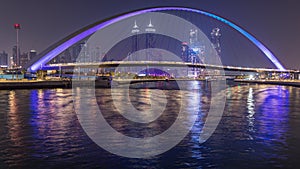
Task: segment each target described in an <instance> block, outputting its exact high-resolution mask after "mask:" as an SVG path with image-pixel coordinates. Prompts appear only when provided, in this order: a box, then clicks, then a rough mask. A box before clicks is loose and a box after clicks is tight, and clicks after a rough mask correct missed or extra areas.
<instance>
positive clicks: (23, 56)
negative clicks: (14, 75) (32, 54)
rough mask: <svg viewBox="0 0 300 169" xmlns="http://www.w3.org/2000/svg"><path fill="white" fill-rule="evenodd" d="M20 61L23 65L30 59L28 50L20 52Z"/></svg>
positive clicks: (20, 64)
mask: <svg viewBox="0 0 300 169" xmlns="http://www.w3.org/2000/svg"><path fill="white" fill-rule="evenodd" d="M19 57H20V63H19V66H21V67H23V66H24V65H25V64H26V63H28V61H29V55H28V53H27V52H24V53H22V54H20V56H19Z"/></svg>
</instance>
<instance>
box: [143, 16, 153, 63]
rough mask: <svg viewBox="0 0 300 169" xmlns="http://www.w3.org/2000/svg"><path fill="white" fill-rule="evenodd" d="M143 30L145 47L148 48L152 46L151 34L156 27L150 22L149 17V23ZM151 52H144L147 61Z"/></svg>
mask: <svg viewBox="0 0 300 169" xmlns="http://www.w3.org/2000/svg"><path fill="white" fill-rule="evenodd" d="M145 32H146V49H149V48H154V37H153V34H154V33H155V32H156V29H155V28H154V26H153V24H152V22H151V19H150V22H149V24H148V25H147V27H146V29H145ZM151 55H152V54H151V53H149V52H147V53H146V60H147V61H150V60H151V58H150V56H151Z"/></svg>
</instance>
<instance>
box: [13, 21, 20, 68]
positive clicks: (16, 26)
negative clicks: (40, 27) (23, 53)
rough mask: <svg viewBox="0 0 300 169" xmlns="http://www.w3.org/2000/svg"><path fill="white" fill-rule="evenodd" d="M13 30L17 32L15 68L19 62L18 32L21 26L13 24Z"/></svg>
mask: <svg viewBox="0 0 300 169" xmlns="http://www.w3.org/2000/svg"><path fill="white" fill-rule="evenodd" d="M14 28H15V29H16V31H17V49H16V55H17V56H16V62H17V63H15V64H16V65H17V66H19V64H20V63H19V62H20V58H19V55H20V54H19V30H20V29H21V25H20V24H19V23H15V24H14Z"/></svg>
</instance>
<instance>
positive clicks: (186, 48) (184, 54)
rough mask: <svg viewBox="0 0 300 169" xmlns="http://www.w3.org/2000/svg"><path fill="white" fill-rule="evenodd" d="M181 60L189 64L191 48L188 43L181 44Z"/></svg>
mask: <svg viewBox="0 0 300 169" xmlns="http://www.w3.org/2000/svg"><path fill="white" fill-rule="evenodd" d="M181 47H182V49H181V59H182V61H183V62H188V59H189V50H190V49H189V46H188V43H187V42H182V44H181Z"/></svg>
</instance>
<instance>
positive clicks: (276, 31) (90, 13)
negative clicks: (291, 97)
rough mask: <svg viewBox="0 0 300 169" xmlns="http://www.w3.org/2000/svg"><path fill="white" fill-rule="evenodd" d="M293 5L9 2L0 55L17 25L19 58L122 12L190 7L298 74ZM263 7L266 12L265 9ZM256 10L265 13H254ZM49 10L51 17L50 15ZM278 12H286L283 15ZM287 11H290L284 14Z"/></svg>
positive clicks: (4, 11)
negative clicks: (233, 27)
mask: <svg viewBox="0 0 300 169" xmlns="http://www.w3.org/2000/svg"><path fill="white" fill-rule="evenodd" d="M289 2H290V3H287V2H285V3H278V2H272V4H270V2H258V1H257V2H256V1H254V2H253V1H251V2H246V3H244V4H241V3H240V2H237V1H227V2H226V3H225V2H208V1H198V2H193V1H187V2H186V3H182V2H180V1H176V0H174V1H164V2H160V1H152V3H150V2H149V1H128V4H127V5H126V6H124V7H122V8H121V7H119V6H117V5H115V4H118V3H120V1H118V0H114V1H113V2H110V3H108V2H96V1H92V0H90V1H86V2H85V3H84V2H79V1H63V2H61V1H56V0H54V1H49V2H45V3H44V2H43V3H40V2H38V1H34V0H29V1H26V2H22V1H17V0H12V1H6V2H5V3H4V4H5V6H6V7H7V8H5V9H2V10H1V11H0V13H1V15H0V17H1V20H2V24H0V30H1V31H0V37H1V38H0V50H1V51H3V50H4V51H6V52H7V53H9V55H11V54H12V51H11V50H12V48H13V46H14V45H15V41H16V34H15V30H14V29H13V24H14V23H19V24H21V25H22V29H21V30H20V48H21V53H23V52H25V51H30V50H31V49H35V50H37V52H38V53H39V52H41V51H43V50H44V49H45V48H47V47H49V46H51V45H52V44H54V43H56V42H57V41H59V40H61V39H62V38H63V37H66V36H67V35H69V34H71V33H73V32H75V31H76V30H78V29H80V28H82V27H84V26H86V25H88V24H91V23H93V22H95V21H99V20H102V19H105V18H108V17H111V16H114V15H116V14H118V13H122V12H128V11H132V10H136V9H140V8H145V7H153V6H187V7H192V8H198V9H202V10H205V11H210V12H212V13H215V14H217V15H221V16H223V17H225V18H227V19H229V20H231V21H233V22H235V23H237V24H239V25H240V26H242V27H243V28H245V29H246V30H248V31H249V32H251V33H252V34H253V35H254V36H256V37H257V38H258V39H259V40H260V41H262V42H263V43H264V44H265V45H266V46H267V47H268V48H269V49H270V50H271V51H272V52H273V53H274V54H275V55H276V56H277V57H278V59H279V60H280V61H281V62H282V63H283V64H284V66H285V67H286V68H291V69H299V68H300V67H299V66H298V63H297V61H298V60H297V55H298V53H299V52H298V49H297V44H299V43H298V41H299V39H298V38H297V37H296V36H297V35H296V34H295V33H294V32H293V31H291V30H294V31H295V30H297V28H299V27H300V25H299V23H297V22H296V19H297V18H298V17H299V16H300V13H299V12H297V11H296V8H295V6H296V4H297V2H294V1H289ZM95 4H97V5H95ZM260 5H261V6H260ZM95 6H97V7H95ZM237 6H239V7H237ZM264 6H265V7H268V8H267V9H265V10H263V7H264ZM48 8H49V9H48ZM120 8H121V9H120ZM255 8H259V9H261V10H262V11H259V10H254V9H255ZM50 9H51V11H53V12H50ZM279 9H281V11H283V12H279ZM287 10H289V12H284V11H287ZM76 11H81V12H76ZM253 11H255V13H254V12H253ZM293 18H294V19H293Z"/></svg>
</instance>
